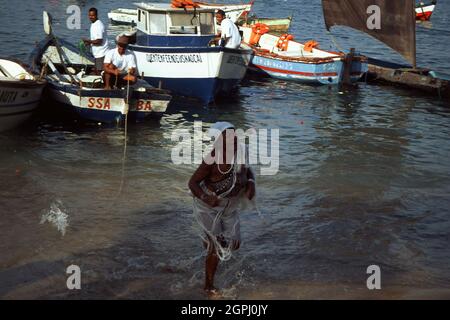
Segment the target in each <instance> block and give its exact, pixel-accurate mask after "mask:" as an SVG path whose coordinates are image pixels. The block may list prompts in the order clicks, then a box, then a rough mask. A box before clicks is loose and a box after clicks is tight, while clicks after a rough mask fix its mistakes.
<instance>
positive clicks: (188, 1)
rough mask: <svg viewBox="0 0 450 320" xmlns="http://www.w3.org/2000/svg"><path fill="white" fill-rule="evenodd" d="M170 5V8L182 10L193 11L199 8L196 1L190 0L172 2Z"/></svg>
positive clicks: (173, 0)
mask: <svg viewBox="0 0 450 320" xmlns="http://www.w3.org/2000/svg"><path fill="white" fill-rule="evenodd" d="M171 5H172V8H184V9H193V8H199V7H200V5H199V4H198V3H197V2H196V1H192V0H172V2H171Z"/></svg>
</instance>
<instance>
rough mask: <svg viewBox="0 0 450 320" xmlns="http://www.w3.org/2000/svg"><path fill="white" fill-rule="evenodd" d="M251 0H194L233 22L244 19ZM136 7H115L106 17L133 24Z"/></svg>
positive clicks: (119, 23)
mask: <svg viewBox="0 0 450 320" xmlns="http://www.w3.org/2000/svg"><path fill="white" fill-rule="evenodd" d="M253 2H254V1H251V2H249V3H247V4H216V3H208V2H196V3H197V4H198V6H199V8H206V9H214V10H218V9H221V10H223V11H225V15H226V17H227V18H229V19H231V20H232V21H233V22H234V23H237V22H238V20H242V19H245V17H246V16H247V15H248V13H249V12H250V10H251V9H252V6H253ZM137 15H138V10H137V9H128V8H117V9H114V10H111V11H110V12H108V18H109V20H110V21H111V23H112V24H115V25H131V26H135V25H136V22H137Z"/></svg>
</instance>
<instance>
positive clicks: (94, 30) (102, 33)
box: [83, 8, 109, 75]
mask: <svg viewBox="0 0 450 320" xmlns="http://www.w3.org/2000/svg"><path fill="white" fill-rule="evenodd" d="M89 20H91V22H92V24H91V30H90V36H91V39H90V40H88V39H83V42H84V44H85V45H88V46H91V48H92V55H93V56H94V58H95V69H96V71H95V73H96V74H97V75H99V74H100V72H101V71H102V70H103V60H104V59H105V55H106V52H107V51H108V49H109V48H108V39H107V35H106V28H105V25H104V24H103V22H101V21H100V20H99V19H98V11H97V9H96V8H90V9H89Z"/></svg>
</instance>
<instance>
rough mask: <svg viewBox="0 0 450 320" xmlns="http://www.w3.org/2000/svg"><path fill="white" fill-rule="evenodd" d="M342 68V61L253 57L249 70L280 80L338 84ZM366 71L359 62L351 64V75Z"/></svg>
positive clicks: (355, 79) (364, 66) (354, 78)
mask: <svg viewBox="0 0 450 320" xmlns="http://www.w3.org/2000/svg"><path fill="white" fill-rule="evenodd" d="M343 66H344V65H343V62H342V61H333V62H329V63H320V64H311V63H302V62H292V61H283V60H280V59H271V58H266V57H261V56H254V57H253V59H252V61H251V65H250V69H251V70H252V71H255V72H260V73H264V74H266V75H268V76H270V77H272V78H276V79H281V80H288V81H295V82H302V83H311V84H338V83H339V82H340V80H341V77H342V72H343ZM366 71H367V64H362V63H361V62H359V61H358V62H354V63H353V65H352V73H358V74H360V75H362V74H363V73H364V72H366ZM359 77H360V76H352V81H357V80H358V79H359Z"/></svg>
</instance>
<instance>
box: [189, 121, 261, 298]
mask: <svg viewBox="0 0 450 320" xmlns="http://www.w3.org/2000/svg"><path fill="white" fill-rule="evenodd" d="M211 129H212V130H215V132H216V134H217V133H220V134H219V135H218V136H217V138H216V141H215V143H214V149H213V150H212V152H211V153H210V154H209V156H208V158H205V160H203V162H202V164H201V165H200V166H199V167H198V168H197V170H196V171H195V172H194V174H193V175H192V177H191V179H190V180H189V189H190V190H191V192H192V194H193V196H194V216H195V218H196V220H197V222H198V223H199V224H200V226H201V228H202V231H203V232H204V233H205V235H204V236H202V238H203V243H204V245H205V247H206V249H207V257H206V263H205V287H204V290H205V291H206V293H207V294H208V295H210V296H211V295H212V296H214V295H215V294H216V293H217V289H216V288H215V287H214V275H215V273H216V270H217V266H218V264H219V260H228V259H229V258H230V256H231V250H237V249H238V248H239V246H240V222H239V214H238V210H239V208H240V207H241V205H242V204H244V202H245V201H247V200H246V199H248V200H253V198H254V196H255V176H254V173H253V171H252V169H251V168H250V166H248V165H247V164H242V163H243V162H244V163H245V161H243V160H241V159H243V158H242V157H244V159H245V156H246V155H245V153H246V152H245V150H246V148H245V145H242V144H240V143H239V142H238V139H237V136H236V134H235V131H234V126H233V125H232V124H231V123H229V122H217V123H216V124H214V125H213V126H212V128H211ZM211 135H212V134H211Z"/></svg>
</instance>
